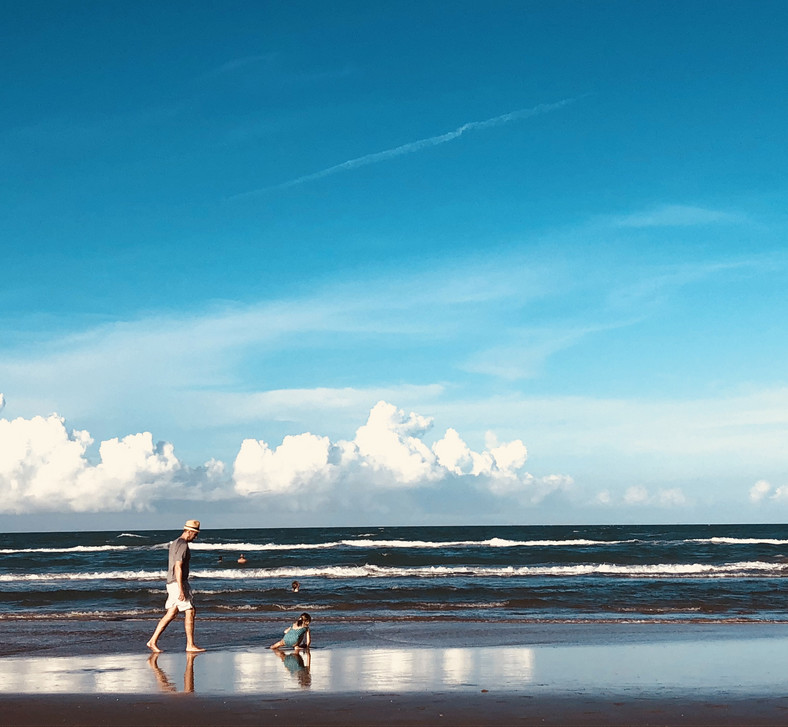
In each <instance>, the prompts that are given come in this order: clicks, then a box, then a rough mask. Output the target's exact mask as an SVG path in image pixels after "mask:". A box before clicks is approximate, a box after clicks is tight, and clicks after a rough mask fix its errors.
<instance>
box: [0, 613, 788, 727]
mask: <svg viewBox="0 0 788 727" xmlns="http://www.w3.org/2000/svg"><path fill="white" fill-rule="evenodd" d="M283 625H286V624H284V622H283V621H282V620H281V619H278V620H277V621H275V622H274V621H266V622H256V621H255V622H254V623H249V622H243V621H242V622H233V621H230V620H228V619H215V620H214V619H210V618H205V619H203V620H202V621H201V620H200V618H199V616H198V621H197V642H198V644H200V645H202V646H204V647H206V648H208V651H207V652H205V653H204V654H198V655H196V656H194V657H193V658H190V657H187V656H186V654H185V653H184V652H183V648H184V645H185V641H184V637H183V627H182V625H181V624H180V623H173V624H172V625H171V626H170V628H169V629H168V631H167V633H166V634H165V637H164V639H163V641H162V646H163V647H164V648H165V652H164V653H162V654H160V655H158V656H156V657H154V656H153V655H151V654H150V652H149V651H148V649H146V648H145V646H144V642H145V640H146V639H147V638H148V637H149V635H150V633H149V632H151V631H152V629H153V627H154V626H155V621H153V620H147V619H146V620H140V621H133V622H128V621H120V622H109V623H107V622H105V621H80V622H79V624H77V628H76V629H73V628H72V629H71V630H70V631H69V630H68V628H62V626H63V622H58V623H54V622H42V621H39V620H36V621H31V622H20V621H15V622H7V623H5V624H0V641H2V643H7V642H6V641H5V637H7V636H10V635H11V634H12V633H14V632H15V641H14V644H13V645H12V647H13V648H15V649H18V650H17V651H15V652H14V653H12V654H6V655H5V656H2V657H0V711H2V714H3V715H4V724H8V725H19V727H28V726H30V725H43V724H53V723H57V724H62V725H87V726H90V725H100V724H102V725H103V724H110V723H111V724H113V725H118V726H123V725H143V727H146V726H147V725H159V724H161V725H164V724H167V725H169V724H172V723H173V722H174V721H176V720H177V721H180V720H183V721H185V722H188V723H190V724H194V725H198V726H199V725H216V724H228V723H232V724H237V725H251V724H261V723H273V724H294V723H298V722H301V721H306V720H308V721H309V722H310V723H311V724H315V725H326V726H331V725H403V726H404V725H433V724H436V723H440V722H445V723H446V724H456V725H461V726H465V725H479V724H513V723H517V724H524V725H531V724H547V725H550V724H553V725H559V724H567V725H569V724H571V725H589V726H597V725H633V726H640V725H674V724H675V725H711V724H714V725H741V724H748V725H783V724H785V722H786V720H788V696H785V694H786V689H785V686H786V685H785V684H784V681H785V677H784V675H783V672H784V668H783V663H784V654H785V652H786V650H787V649H788V624H785V623H723V624H719V623H717V624H707V623H692V624H687V623H682V624H665V623H637V624H632V623H606V624H599V623H591V624H589V623H573V624H555V623H553V624H542V623H529V624H523V623H507V624H490V623H483V622H461V621H446V622H439V623H424V622H401V621H379V622H374V623H364V622H362V621H359V622H357V623H355V624H348V623H331V622H322V623H321V622H320V621H316V622H315V623H314V624H313V625H314V629H313V632H314V634H313V638H314V648H313V649H312V650H311V653H310V654H309V656H308V657H306V658H305V656H304V655H301V658H300V661H299V659H298V658H297V657H296V656H295V655H293V654H292V653H282V654H277V653H276V652H272V651H270V650H269V649H267V645H268V644H270V643H272V641H273V640H274V638H273V637H276V638H278V636H277V633H281V629H282V626H283ZM65 626H66V627H69V628H70V627H74V626H75V625H74V624H73V623H66V624H65ZM20 627H24V628H20ZM359 627H360V628H359ZM47 636H48V637H49V643H48V644H47V643H44V642H42V641H41V640H42V639H45V638H47ZM26 640H32V641H33V642H36V643H37V644H38V646H37V648H34V649H27V650H25V649H24V642H25V641H26Z"/></svg>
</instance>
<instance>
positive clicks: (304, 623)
mask: <svg viewBox="0 0 788 727" xmlns="http://www.w3.org/2000/svg"><path fill="white" fill-rule="evenodd" d="M310 623H312V617H311V616H310V615H309V614H308V613H306V612H304V613H302V614H301V615H300V616H299V617H298V618H297V619H296V620H295V622H294V623H293V625H292V626H288V627H287V628H286V629H285V635H284V637H283V638H282V639H280V640H279V641H277V642H276V643H275V644H271V647H270V648H272V649H281V648H282V647H283V646H284V647H288V648H295V650H296V651H298V650H299V648H300V647H301V646H302V645H303V646H304V647H306V648H307V649H308V648H309V646H310V644H311V643H312V634H311V633H310V632H309V624H310Z"/></svg>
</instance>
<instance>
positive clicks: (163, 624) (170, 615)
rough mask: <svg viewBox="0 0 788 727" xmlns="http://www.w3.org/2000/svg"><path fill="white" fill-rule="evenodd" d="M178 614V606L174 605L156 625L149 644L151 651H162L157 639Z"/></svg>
mask: <svg viewBox="0 0 788 727" xmlns="http://www.w3.org/2000/svg"><path fill="white" fill-rule="evenodd" d="M177 615H178V607H177V606H173V607H172V608H171V609H170V610H169V611H167V613H165V614H164V615H163V616H162V617H161V620H160V621H159V623H158V625H157V626H156V630H155V631H154V632H153V636H151V637H150V641H148V643H147V646H148V648H149V649H150V650H151V651H161V649H160V648H159V647H158V645H157V643H156V642H157V641H158V640H159V636H161V635H162V632H163V631H164V629H166V628H167V626H169V625H170V623H171V622H172V620H173V619H174V618H175V617H176V616H177Z"/></svg>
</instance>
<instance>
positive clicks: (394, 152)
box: [230, 98, 577, 199]
mask: <svg viewBox="0 0 788 727" xmlns="http://www.w3.org/2000/svg"><path fill="white" fill-rule="evenodd" d="M576 100H577V99H574V98H567V99H563V100H562V101H558V102H556V103H551V104H539V105H538V106H534V107H533V108H530V109H519V110H518V111H511V112H509V113H508V114H502V115H500V116H494V117H492V118H491V119H485V120H484V121H470V122H468V123H466V124H463V125H462V126H459V127H458V128H456V129H454V131H448V132H446V133H445V134H439V135H438V136H430V137H428V138H426V139H419V140H418V141H411V142H409V143H407V144H402V145H401V146H397V147H394V148H392V149H386V150H384V151H379V152H375V153H374V154H366V155H365V156H362V157H357V158H356V159H349V160H348V161H346V162H342V163H341V164H335V165H334V166H333V167H328V168H327V169H322V170H320V171H319V172H313V173H312V174H305V175H304V176H302V177H296V178H295V179H291V180H289V181H287V182H282V183H281V184H274V185H272V186H270V187H263V188H261V189H255V190H252V191H250V192H242V193H241V194H236V195H233V196H232V197H231V198H230V199H243V198H245V197H251V196H254V195H257V194H262V193H264V192H271V191H273V190H277V189H289V188H291V187H296V186H298V185H299V184H304V183H306V182H313V181H315V180H317V179H323V178H324V177H329V176H331V175H333V174H338V173H340V172H345V171H349V170H351V169H357V168H359V167H366V166H368V165H370V164H377V163H378V162H384V161H388V160H389V159H394V158H396V157H399V156H403V155H405V154H413V153H414V152H417V151H421V150H422V149H428V148H430V147H433V146H439V145H440V144H445V143H446V142H449V141H454V140H455V139H458V138H459V137H461V136H462V135H463V134H464V133H465V132H466V131H476V130H479V129H489V128H492V127H494V126H503V125H504V124H509V123H511V122H512V121H521V120H522V119H529V118H533V117H534V116H540V115H541V114H546V113H550V112H551V111H557V110H558V109H561V108H563V107H564V106H568V105H569V104H571V103H573V102H574V101H576Z"/></svg>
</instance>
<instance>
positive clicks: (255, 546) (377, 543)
mask: <svg viewBox="0 0 788 727" xmlns="http://www.w3.org/2000/svg"><path fill="white" fill-rule="evenodd" d="M631 542H635V541H633V540H587V539H585V538H576V539H572V540H507V539H506V538H489V539H488V540H374V539H368V538H357V539H354V540H349V539H348V540H335V541H328V542H325V543H191V544H190V546H189V547H191V548H192V550H214V551H216V550H231V551H234V552H238V553H246V552H250V553H253V552H256V551H267V550H326V549H330V548H343V547H344V548H369V549H375V548H478V547H480V546H487V547H490V548H517V547H567V546H589V545H617V544H620V543H631ZM167 545H168V544H167V543H165V544H163V545H161V546H157V547H167Z"/></svg>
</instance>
